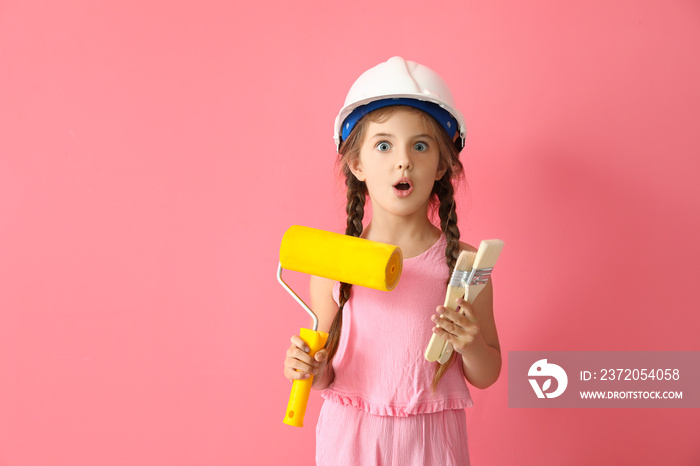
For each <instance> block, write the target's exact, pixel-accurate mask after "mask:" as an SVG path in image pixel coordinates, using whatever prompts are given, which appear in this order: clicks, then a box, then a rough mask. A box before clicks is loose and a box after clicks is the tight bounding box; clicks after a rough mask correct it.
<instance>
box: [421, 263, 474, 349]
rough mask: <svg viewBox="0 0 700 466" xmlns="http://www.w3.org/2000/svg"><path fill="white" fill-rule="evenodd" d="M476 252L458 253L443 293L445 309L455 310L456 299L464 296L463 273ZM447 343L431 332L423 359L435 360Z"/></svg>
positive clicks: (468, 269)
mask: <svg viewBox="0 0 700 466" xmlns="http://www.w3.org/2000/svg"><path fill="white" fill-rule="evenodd" d="M476 254H477V253H476V252H471V251H462V252H460V253H459V257H457V262H456V263H455V268H454V271H453V272H452V277H450V282H449V284H448V285H447V293H446V294H445V304H443V306H444V307H446V308H447V309H451V310H453V311H456V310H457V300H458V299H459V298H462V297H464V292H465V286H464V282H463V280H462V279H463V278H464V277H465V274H468V273H469V272H470V271H471V270H472V266H473V264H474V259H475V258H476ZM447 344H448V343H447V342H446V341H445V340H443V339H442V337H439V336H437V335H435V334H433V336H432V337H431V338H430V342H429V343H428V347H427V348H426V350H425V359H427V360H428V361H431V362H432V361H437V360H438V359H439V358H440V355H441V354H442V353H443V350H444V348H445V345H447Z"/></svg>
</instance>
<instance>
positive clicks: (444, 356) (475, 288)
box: [436, 285, 486, 364]
mask: <svg viewBox="0 0 700 466" xmlns="http://www.w3.org/2000/svg"><path fill="white" fill-rule="evenodd" d="M485 286H486V285H472V286H468V287H467V288H466V291H465V295H464V300H465V301H467V302H468V303H469V304H473V303H474V300H475V299H476V297H477V296H478V295H479V293H480V292H481V290H483V289H484V287H485ZM441 340H442V338H441ZM453 351H454V347H453V346H452V343H450V342H447V341H446V342H445V346H444V347H443V348H442V351H441V353H440V354H439V355H438V357H437V358H436V359H437V362H439V363H440V364H445V363H446V362H447V361H449V360H450V356H452V352H453Z"/></svg>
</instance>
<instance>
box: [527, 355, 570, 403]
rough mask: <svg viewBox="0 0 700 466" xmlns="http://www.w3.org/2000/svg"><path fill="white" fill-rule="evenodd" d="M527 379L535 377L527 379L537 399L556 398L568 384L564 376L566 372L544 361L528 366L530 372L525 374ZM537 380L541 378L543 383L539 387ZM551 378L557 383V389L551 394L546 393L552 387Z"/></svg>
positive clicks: (567, 379)
mask: <svg viewBox="0 0 700 466" xmlns="http://www.w3.org/2000/svg"><path fill="white" fill-rule="evenodd" d="M527 375H528V376H529V377H536V378H534V379H528V381H529V382H530V385H532V389H533V390H534V391H535V394H536V395H537V398H544V397H547V398H556V397H558V396H559V395H561V394H562V393H564V390H566V385H567V384H568V383H569V378H568V377H567V376H566V372H565V371H564V369H562V368H561V367H559V366H557V365H556V364H551V363H548V362H547V360H546V359H540V360H539V361H537V362H535V363H534V364H533V365H532V366H530V370H529V371H528V372H527ZM537 378H542V379H544V380H543V383H542V386H540V384H539V382H538V381H537ZM552 378H554V379H556V381H557V388H556V390H554V391H553V392H548V391H547V390H549V389H550V388H551V386H552Z"/></svg>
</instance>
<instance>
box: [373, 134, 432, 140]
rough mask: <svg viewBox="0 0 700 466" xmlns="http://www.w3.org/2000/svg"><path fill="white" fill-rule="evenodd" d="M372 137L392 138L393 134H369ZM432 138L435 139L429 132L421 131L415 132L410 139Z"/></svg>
mask: <svg viewBox="0 0 700 466" xmlns="http://www.w3.org/2000/svg"><path fill="white" fill-rule="evenodd" d="M371 137H372V138H392V137H394V135H393V134H391V133H376V134H373V135H372V136H371ZM427 138H429V139H432V140H435V138H434V137H432V136H431V135H430V134H426V133H421V134H416V135H415V136H412V139H427Z"/></svg>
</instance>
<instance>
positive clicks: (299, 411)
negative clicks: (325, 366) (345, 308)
mask: <svg viewBox="0 0 700 466" xmlns="http://www.w3.org/2000/svg"><path fill="white" fill-rule="evenodd" d="M299 336H300V337H301V339H302V340H304V342H305V343H306V344H307V345H309V355H310V356H311V357H313V356H314V355H315V354H316V352H317V351H318V350H320V349H321V348H323V347H324V345H325V344H326V340H327V339H328V334H327V333H326V332H316V331H314V330H310V329H308V328H302V329H301V331H300V333H299ZM313 381H314V376H313V375H312V376H310V377H309V378H308V379H304V380H295V381H294V382H293V383H292V392H291V393H290V394H289V403H288V404H287V413H286V414H285V416H284V423H285V424H288V425H290V426H294V427H304V416H305V415H306V404H307V403H308V401H309V393H311V384H312V383H313Z"/></svg>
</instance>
